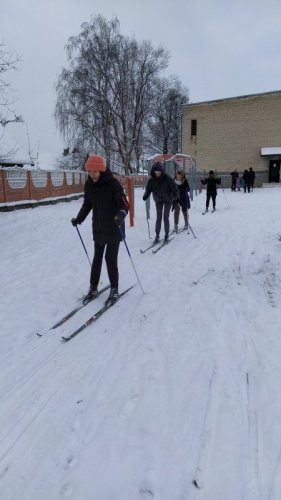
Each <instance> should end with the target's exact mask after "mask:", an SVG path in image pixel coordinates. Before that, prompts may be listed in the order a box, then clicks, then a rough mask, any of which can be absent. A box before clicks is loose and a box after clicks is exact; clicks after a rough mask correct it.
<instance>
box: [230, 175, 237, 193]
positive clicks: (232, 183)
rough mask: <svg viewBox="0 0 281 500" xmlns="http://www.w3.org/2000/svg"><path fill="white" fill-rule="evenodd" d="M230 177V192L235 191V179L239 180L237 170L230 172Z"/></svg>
mask: <svg viewBox="0 0 281 500" xmlns="http://www.w3.org/2000/svg"><path fill="white" fill-rule="evenodd" d="M230 175H231V191H236V187H237V179H239V174H238V172H237V170H234V171H233V172H231V174H230Z"/></svg>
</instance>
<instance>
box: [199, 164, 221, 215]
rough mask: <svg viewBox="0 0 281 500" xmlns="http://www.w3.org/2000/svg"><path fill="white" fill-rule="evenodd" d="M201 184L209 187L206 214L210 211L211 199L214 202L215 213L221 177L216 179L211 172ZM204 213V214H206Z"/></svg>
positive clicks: (211, 171)
mask: <svg viewBox="0 0 281 500" xmlns="http://www.w3.org/2000/svg"><path fill="white" fill-rule="evenodd" d="M201 183H202V184H203V185H206V186H207V197H206V212H208V210H209V203H210V199H211V198H212V202H213V211H215V210H216V197H217V185H218V184H220V183H221V179H220V177H216V176H215V173H214V171H213V170H210V172H209V175H208V177H206V178H205V179H201ZM206 212H204V213H206Z"/></svg>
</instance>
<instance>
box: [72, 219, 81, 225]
mask: <svg viewBox="0 0 281 500" xmlns="http://www.w3.org/2000/svg"><path fill="white" fill-rule="evenodd" d="M71 224H72V225H73V226H74V227H76V226H77V225H78V224H80V222H78V219H76V217H72V219H71Z"/></svg>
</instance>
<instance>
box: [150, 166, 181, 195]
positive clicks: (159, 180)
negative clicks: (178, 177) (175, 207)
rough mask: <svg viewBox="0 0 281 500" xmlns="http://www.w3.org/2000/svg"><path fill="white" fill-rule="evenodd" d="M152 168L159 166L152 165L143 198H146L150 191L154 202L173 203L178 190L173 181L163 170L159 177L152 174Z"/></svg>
mask: <svg viewBox="0 0 281 500" xmlns="http://www.w3.org/2000/svg"><path fill="white" fill-rule="evenodd" d="M154 170H160V169H159V167H158V168H155V169H154V167H152V169H151V172H150V175H151V178H150V179H149V181H148V183H147V186H146V190H145V193H144V195H143V200H147V198H148V197H149V196H150V194H151V193H152V196H153V199H154V201H155V203H158V202H164V203H173V201H174V200H178V199H179V191H178V187H177V185H176V183H175V181H174V180H173V179H172V177H170V176H169V175H168V174H166V173H165V172H162V174H161V177H156V176H155V174H154Z"/></svg>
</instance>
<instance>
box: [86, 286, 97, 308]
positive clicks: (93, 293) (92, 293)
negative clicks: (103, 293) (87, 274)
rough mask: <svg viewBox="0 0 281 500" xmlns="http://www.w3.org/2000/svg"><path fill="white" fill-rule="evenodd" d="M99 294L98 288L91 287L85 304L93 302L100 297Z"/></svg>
mask: <svg viewBox="0 0 281 500" xmlns="http://www.w3.org/2000/svg"><path fill="white" fill-rule="evenodd" d="M98 294H99V292H98V289H97V287H96V286H93V285H91V286H90V288H89V291H88V293H87V295H85V297H83V304H87V302H91V300H93V299H95V298H96V297H97V296H98Z"/></svg>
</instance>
